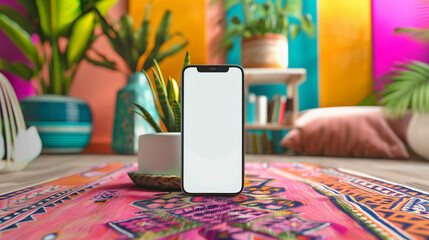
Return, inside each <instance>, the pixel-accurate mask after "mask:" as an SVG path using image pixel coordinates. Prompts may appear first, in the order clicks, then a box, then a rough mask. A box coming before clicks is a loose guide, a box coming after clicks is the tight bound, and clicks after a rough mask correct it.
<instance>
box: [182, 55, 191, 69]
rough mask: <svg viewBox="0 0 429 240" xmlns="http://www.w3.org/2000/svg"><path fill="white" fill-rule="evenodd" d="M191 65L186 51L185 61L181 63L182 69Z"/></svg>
mask: <svg viewBox="0 0 429 240" xmlns="http://www.w3.org/2000/svg"><path fill="white" fill-rule="evenodd" d="M190 64H191V56H190V55H189V51H186V55H185V60H184V61H183V68H185V67H186V66H188V65H190Z"/></svg>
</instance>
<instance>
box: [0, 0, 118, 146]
mask: <svg viewBox="0 0 429 240" xmlns="http://www.w3.org/2000/svg"><path fill="white" fill-rule="evenodd" d="M18 2H19V3H20V4H21V5H22V6H23V7H24V9H25V11H26V14H21V13H20V12H18V11H16V10H15V9H12V8H10V7H8V6H5V5H0V28H1V29H2V30H3V32H4V33H5V34H6V35H7V36H8V37H9V38H10V39H11V40H12V41H13V42H14V43H15V45H16V46H17V47H18V48H19V49H20V50H21V52H22V53H23V54H24V55H25V56H26V57H27V59H28V60H29V61H30V64H27V63H24V62H8V61H6V60H4V59H0V70H4V71H7V72H10V73H12V74H15V75H18V76H20V77H22V78H24V79H26V80H32V79H33V80H35V81H36V82H37V83H38V84H40V86H41V91H42V93H43V94H42V95H39V96H35V97H27V98H25V99H23V100H22V101H21V108H22V111H23V114H24V119H25V121H26V124H27V126H30V125H33V126H35V127H36V128H37V130H38V132H39V134H40V137H41V140H42V145H43V152H48V153H49V152H50V153H78V152H81V151H82V150H83V149H84V148H85V146H86V145H88V143H89V139H90V136H91V133H92V116H91V111H90V108H89V106H88V104H87V103H86V102H85V101H84V100H82V99H78V98H72V97H69V96H67V95H68V94H69V91H70V87H71V85H72V82H73V79H74V77H75V74H76V71H77V69H78V67H79V64H80V63H81V62H82V60H83V59H85V58H86V59H87V60H89V61H91V62H93V63H96V64H98V65H104V66H107V67H110V68H113V67H114V64H113V63H112V62H109V61H108V60H107V59H105V58H104V59H103V57H102V56H101V59H103V60H102V61H98V60H93V59H90V58H89V57H88V56H87V54H86V53H87V50H89V49H90V48H91V45H92V43H93V42H94V40H95V39H96V38H97V36H95V35H94V28H95V27H96V25H97V24H98V22H99V16H104V15H105V14H106V13H107V11H108V10H109V8H110V7H111V6H112V5H113V4H114V3H115V2H116V0H18ZM97 12H98V13H99V14H100V15H97ZM76 110H78V111H76Z"/></svg>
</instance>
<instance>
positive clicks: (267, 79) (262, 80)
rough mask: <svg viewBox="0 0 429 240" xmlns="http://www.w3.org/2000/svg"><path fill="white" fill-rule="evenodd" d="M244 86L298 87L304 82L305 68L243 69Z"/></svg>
mask: <svg viewBox="0 0 429 240" xmlns="http://www.w3.org/2000/svg"><path fill="white" fill-rule="evenodd" d="M244 76H245V80H244V82H245V84H246V85H250V84H256V85H266V84H278V83H284V84H295V85H299V84H300V83H302V82H304V81H305V79H306V77H307V70H306V69H305V68H288V69H277V68H245V69H244Z"/></svg>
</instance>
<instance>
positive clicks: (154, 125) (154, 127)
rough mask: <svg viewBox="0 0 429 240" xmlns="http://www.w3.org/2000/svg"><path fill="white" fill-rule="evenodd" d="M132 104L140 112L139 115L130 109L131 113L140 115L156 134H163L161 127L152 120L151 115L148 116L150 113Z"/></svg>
mask: <svg viewBox="0 0 429 240" xmlns="http://www.w3.org/2000/svg"><path fill="white" fill-rule="evenodd" d="M133 104H134V106H136V107H137V108H138V109H139V110H140V111H141V113H139V112H138V111H136V110H135V109H130V111H133V112H135V113H137V114H138V115H140V116H141V117H142V118H144V119H145V120H146V121H147V122H148V123H149V124H150V125H151V126H152V128H153V129H154V130H155V131H156V132H157V133H160V132H163V131H162V129H161V127H160V126H159V125H158V124H157V123H156V121H155V120H154V119H153V117H152V115H150V113H149V112H148V111H146V109H145V108H144V107H142V106H140V105H138V104H137V103H133Z"/></svg>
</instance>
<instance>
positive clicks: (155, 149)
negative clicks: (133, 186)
mask: <svg viewBox="0 0 429 240" xmlns="http://www.w3.org/2000/svg"><path fill="white" fill-rule="evenodd" d="M181 142H182V139H181V134H180V132H172V133H155V134H144V135H141V136H140V137H139V150H138V162H139V172H140V173H143V174H154V175H176V176H180V171H181V165H182V146H181Z"/></svg>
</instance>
